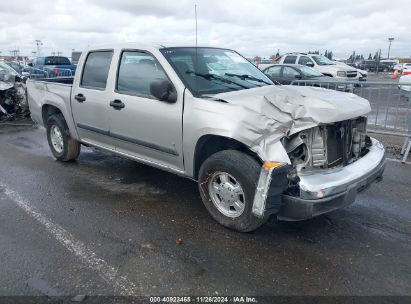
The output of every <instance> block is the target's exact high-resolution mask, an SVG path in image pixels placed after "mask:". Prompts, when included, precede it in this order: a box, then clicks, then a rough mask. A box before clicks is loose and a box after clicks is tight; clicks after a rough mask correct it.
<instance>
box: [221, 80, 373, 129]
mask: <svg viewBox="0 0 411 304" xmlns="http://www.w3.org/2000/svg"><path fill="white" fill-rule="evenodd" d="M213 97H215V98H218V99H221V100H224V101H226V102H228V103H230V104H233V105H238V106H241V107H245V108H246V109H248V110H250V114H251V115H250V119H255V118H257V119H259V118H258V117H260V118H264V120H265V119H267V118H268V119H272V120H274V121H276V122H277V123H278V125H277V127H279V128H274V129H277V130H276V131H281V133H284V135H291V134H294V133H296V132H299V131H301V130H305V129H307V128H311V127H314V126H317V125H319V124H328V123H333V122H338V121H343V120H347V119H352V118H356V117H358V116H362V115H365V114H367V113H368V112H370V110H371V108H370V103H369V102H368V100H366V99H364V98H361V97H359V96H357V95H355V94H352V93H344V92H338V91H333V90H327V89H324V88H317V87H309V86H276V85H270V86H264V87H259V88H253V89H248V90H241V91H233V92H227V93H220V94H216V95H214V96H213ZM256 114H257V115H256ZM274 129H271V130H272V131H274Z"/></svg>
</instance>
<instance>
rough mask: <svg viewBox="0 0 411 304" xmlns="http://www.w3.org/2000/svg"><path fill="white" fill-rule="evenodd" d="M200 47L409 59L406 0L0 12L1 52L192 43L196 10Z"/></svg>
mask: <svg viewBox="0 0 411 304" xmlns="http://www.w3.org/2000/svg"><path fill="white" fill-rule="evenodd" d="M195 3H196V4H197V12H198V42H199V45H207V46H209V45H211V46H219V47H228V48H232V49H236V50H238V51H239V52H240V53H242V54H243V55H245V56H248V57H253V56H256V55H260V56H262V57H268V56H270V55H272V54H274V53H276V52H277V49H280V52H281V53H284V52H290V51H302V52H303V51H308V50H317V49H319V50H320V51H321V52H324V51H325V50H326V49H328V50H332V51H333V53H334V55H335V57H337V58H347V57H348V56H349V55H350V54H351V53H352V52H353V51H356V52H357V53H363V54H364V56H368V54H369V53H370V52H372V53H373V54H374V53H375V52H376V51H377V50H378V49H380V48H381V50H382V56H383V57H385V56H386V55H387V51H388V40H387V39H388V37H394V38H395V40H394V42H393V44H392V48H391V57H392V56H411V18H410V6H411V2H410V0H392V1H387V0H372V1H371V0H345V1H333V0H328V1H321V0H310V1H304V0H285V1H282V0H275V1H274V0H272V1H264V0H220V1H214V0H178V1H172V0H169V1H163V0H159V1H157V0H150V1H148V0H36V1H34V0H31V1H29V0H12V1H8V2H7V3H3V4H2V5H1V9H0V51H1V52H2V53H1V55H9V54H10V50H13V49H19V50H20V54H24V55H32V51H35V50H36V47H35V42H34V41H35V40H36V39H40V40H41V41H42V42H43V46H42V53H43V54H50V53H51V52H53V51H54V52H57V51H61V52H63V53H64V54H65V55H70V54H71V50H72V49H75V50H81V49H82V48H84V47H87V46H89V45H90V46H92V45H98V44H102V43H107V42H133V41H138V42H144V43H161V44H164V45H169V46H172V45H173V46H175V45H194V43H195V21H194V4H195Z"/></svg>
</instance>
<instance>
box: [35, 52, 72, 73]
mask: <svg viewBox="0 0 411 304" xmlns="http://www.w3.org/2000/svg"><path fill="white" fill-rule="evenodd" d="M28 65H29V66H30V67H33V68H36V69H40V70H44V71H46V72H47V73H48V74H49V76H50V77H57V76H73V75H74V74H75V72H76V65H74V64H72V63H71V62H70V60H69V59H68V58H67V57H63V56H46V57H37V58H35V59H33V60H32V61H31V62H29V64H28Z"/></svg>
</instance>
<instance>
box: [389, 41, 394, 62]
mask: <svg viewBox="0 0 411 304" xmlns="http://www.w3.org/2000/svg"><path fill="white" fill-rule="evenodd" d="M393 40H394V38H392V37H391V38H388V41H389V44H388V59H390V51H391V42H392V41H393Z"/></svg>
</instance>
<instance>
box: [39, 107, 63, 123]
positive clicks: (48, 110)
mask: <svg viewBox="0 0 411 304" xmlns="http://www.w3.org/2000/svg"><path fill="white" fill-rule="evenodd" d="M53 114H62V113H61V111H60V109H59V108H57V107H55V106H51V105H47V104H46V105H44V106H43V108H42V109H41V115H42V118H43V123H44V125H46V124H47V119H48V118H49V117H50V116H51V115H53Z"/></svg>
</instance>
